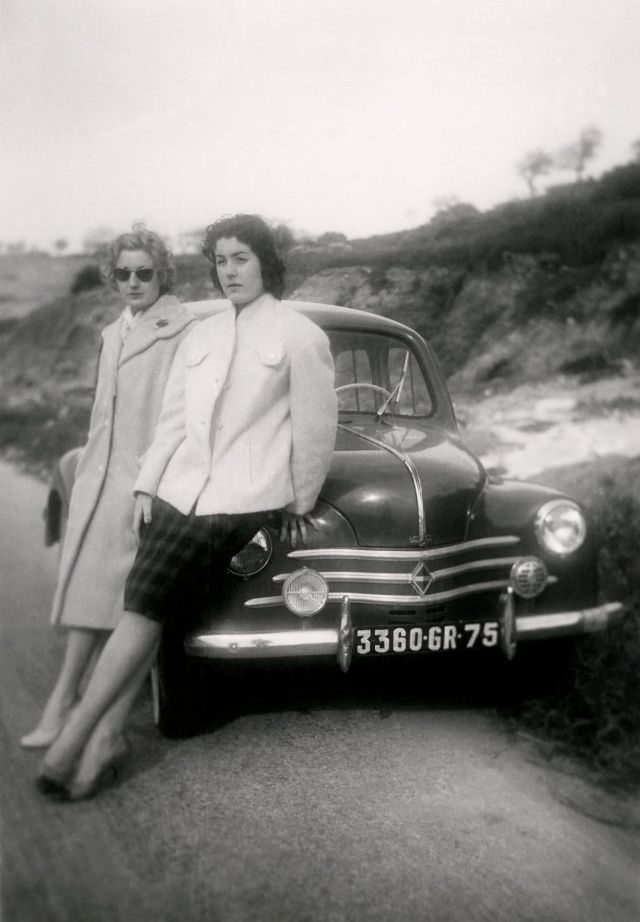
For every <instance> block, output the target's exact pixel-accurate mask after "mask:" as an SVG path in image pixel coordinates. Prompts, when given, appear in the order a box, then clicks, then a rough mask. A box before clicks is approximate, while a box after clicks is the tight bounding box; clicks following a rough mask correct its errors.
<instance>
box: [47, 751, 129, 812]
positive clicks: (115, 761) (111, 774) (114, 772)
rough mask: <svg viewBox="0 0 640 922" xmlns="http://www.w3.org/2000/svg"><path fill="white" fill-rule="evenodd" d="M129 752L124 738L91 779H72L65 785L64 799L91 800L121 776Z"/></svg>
mask: <svg viewBox="0 0 640 922" xmlns="http://www.w3.org/2000/svg"><path fill="white" fill-rule="evenodd" d="M128 753H129V743H128V741H127V740H126V739H123V740H122V741H121V743H120V744H119V745H118V746H117V748H116V749H114V751H113V752H112V753H111V755H110V756H109V758H108V759H107V760H106V761H105V762H104V764H103V765H102V767H101V768H100V771H99V772H98V774H97V775H96V776H95V778H92V779H91V780H90V781H73V780H72V781H70V782H69V783H68V784H65V785H64V792H65V793H64V795H63V799H64V800H67V801H78V800H89V799H90V798H91V797H95V795H96V794H97V793H98V792H99V791H100V790H104V788H106V787H108V786H109V785H110V784H114V783H115V782H116V781H117V780H118V778H119V777H120V772H121V770H122V765H123V763H124V761H125V759H126V757H127V755H128Z"/></svg>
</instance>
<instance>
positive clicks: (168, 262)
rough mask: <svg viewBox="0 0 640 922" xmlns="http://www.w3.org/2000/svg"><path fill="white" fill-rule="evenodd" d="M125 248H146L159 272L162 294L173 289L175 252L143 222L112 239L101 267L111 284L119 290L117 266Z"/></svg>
mask: <svg viewBox="0 0 640 922" xmlns="http://www.w3.org/2000/svg"><path fill="white" fill-rule="evenodd" d="M123 250H144V251H145V253H148V254H149V256H150V257H151V259H152V260H153V264H154V266H155V268H156V270H157V273H158V280H159V282H160V294H161V295H164V294H166V293H167V292H170V291H173V286H174V283H175V279H176V267H175V262H174V259H173V253H172V252H171V251H170V250H169V248H168V247H167V245H166V244H165V242H164V240H163V239H162V237H161V236H160V235H159V234H156V233H155V232H154V231H150V230H147V229H146V228H145V227H144V225H142V224H134V225H133V229H132V230H131V231H129V232H128V233H126V234H120V235H119V236H118V237H116V238H115V239H114V240H112V241H111V243H110V244H109V247H108V250H107V259H106V262H105V263H104V265H103V266H102V267H101V269H102V274H103V276H104V278H105V279H106V281H107V282H108V284H109V285H111V287H112V288H114V289H116V290H117V287H118V286H117V283H116V277H115V268H116V265H117V263H118V258H119V256H120V253H121V252H122V251H123Z"/></svg>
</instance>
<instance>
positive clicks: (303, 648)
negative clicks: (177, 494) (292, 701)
mask: <svg viewBox="0 0 640 922" xmlns="http://www.w3.org/2000/svg"><path fill="white" fill-rule="evenodd" d="M624 614H625V609H624V606H623V605H622V604H621V603H620V602H609V603H607V604H605V605H598V606H596V607H595V608H582V609H578V610H577V611H563V612H557V613H553V614H546V615H517V614H516V615H515V618H514V621H515V631H514V632H512V633H515V637H512V636H510V637H509V638H508V641H507V643H508V644H511V647H512V649H513V652H515V643H519V642H520V641H522V642H526V641H529V640H544V639H547V638H552V637H568V636H571V635H580V634H590V633H593V632H595V631H603V630H605V629H606V628H608V627H610V626H611V625H613V624H616V623H617V622H619V621H621V620H622V618H623V617H624ZM504 632H505V627H504V621H503V633H504ZM350 634H352V628H351V623H350V616H349V606H348V604H346V605H345V604H344V603H343V606H342V616H341V622H340V624H339V625H337V626H336V627H335V628H323V629H314V628H311V627H307V626H306V624H305V626H303V627H301V628H300V630H297V631H269V632H267V631H265V632H261V633H251V634H243V633H238V634H192V635H190V636H189V637H188V638H187V640H186V643H185V649H186V651H187V653H188V654H190V655H191V656H200V657H205V658H208V659H240V660H265V659H286V658H288V657H299V656H337V657H338V661H339V663H340V665H341V668H343V669H345V671H346V669H348V668H349V660H350V649H349V647H350V644H349V643H348V640H347V637H348V635H350ZM503 649H504V644H503ZM513 652H512V653H511V655H513ZM505 654H506V655H509V653H508V651H507V650H505Z"/></svg>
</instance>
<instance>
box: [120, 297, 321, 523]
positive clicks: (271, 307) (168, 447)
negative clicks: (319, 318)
mask: <svg viewBox="0 0 640 922" xmlns="http://www.w3.org/2000/svg"><path fill="white" fill-rule="evenodd" d="M336 425H337V407H336V396H335V388H334V369H333V360H332V358H331V352H330V349H329V342H328V339H327V337H326V335H325V333H324V332H323V331H322V330H321V329H320V328H319V327H318V326H317V325H316V324H314V323H312V321H310V320H309V319H308V318H306V317H304V316H303V315H302V314H300V313H298V312H297V311H296V310H294V309H293V308H291V307H289V306H288V305H287V304H286V302H281V301H277V300H276V299H275V298H273V297H272V296H271V295H269V294H265V295H262V296H261V297H260V298H258V299H257V300H256V301H254V302H253V303H251V304H249V305H247V306H246V307H244V308H243V309H242V310H241V311H240V312H239V313H238V314H236V310H235V308H234V307H232V306H231V307H229V308H228V309H227V310H225V311H223V312H222V313H221V314H218V315H216V316H214V317H211V318H209V319H208V320H204V321H203V322H202V323H200V324H198V326H197V327H196V328H194V330H193V331H191V333H190V334H189V336H187V338H186V339H185V341H184V342H183V343H182V345H181V346H180V349H179V350H178V352H177V354H176V359H175V363H174V368H173V370H172V372H171V376H170V378H169V381H168V383H167V389H166V393H165V401H164V405H163V410H162V414H161V417H160V421H159V423H158V428H157V431H156V436H155V438H154V440H153V443H152V445H151V447H150V448H149V451H148V452H147V455H146V457H145V461H144V464H143V465H142V468H141V470H140V474H139V476H138V478H137V480H136V484H135V489H136V491H140V492H143V493H148V494H150V495H156V494H157V495H158V496H159V497H160V498H161V499H163V500H165V501H166V502H168V503H170V504H171V505H172V506H174V507H175V508H176V509H178V510H179V511H180V512H182V513H183V514H187V513H189V512H190V511H191V510H193V509H194V508H195V512H196V514H197V515H212V514H216V513H227V514H231V513H243V512H260V511H264V510H269V509H281V508H286V509H287V510H289V511H291V512H295V513H298V514H303V513H306V512H309V511H310V510H311V509H312V508H313V506H314V505H315V502H316V500H317V498H318V494H319V492H320V488H321V487H322V484H323V482H324V479H325V477H326V475H327V472H328V470H329V465H330V463H331V458H332V455H333V450H334V447H335V438H336Z"/></svg>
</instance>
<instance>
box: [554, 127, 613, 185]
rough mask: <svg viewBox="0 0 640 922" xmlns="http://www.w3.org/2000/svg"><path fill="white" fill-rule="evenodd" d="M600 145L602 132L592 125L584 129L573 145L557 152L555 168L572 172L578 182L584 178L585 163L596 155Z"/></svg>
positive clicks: (568, 145)
mask: <svg viewBox="0 0 640 922" xmlns="http://www.w3.org/2000/svg"><path fill="white" fill-rule="evenodd" d="M601 144H602V132H601V131H600V129H599V128H596V127H595V126H593V125H591V126H589V127H588V128H584V129H583V130H582V132H581V134H580V137H579V138H578V140H577V141H576V142H575V143H574V144H567V145H566V147H563V148H562V149H561V150H560V151H558V156H557V157H556V166H557V167H558V168H559V169H561V170H573V172H574V173H575V174H576V181H577V182H579V181H580V180H581V179H582V178H583V177H584V170H585V166H586V165H587V161H589V160H591V159H592V158H593V157H594V156H595V155H596V153H597V151H598V148H599V147H600V145H601Z"/></svg>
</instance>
